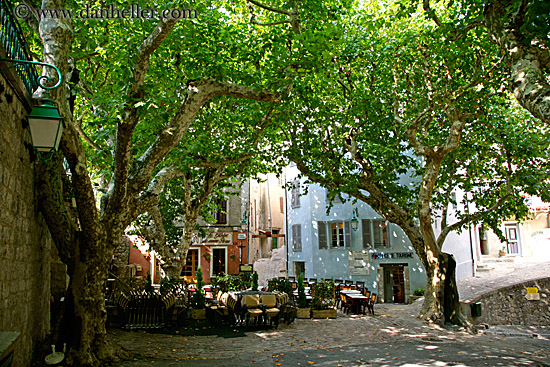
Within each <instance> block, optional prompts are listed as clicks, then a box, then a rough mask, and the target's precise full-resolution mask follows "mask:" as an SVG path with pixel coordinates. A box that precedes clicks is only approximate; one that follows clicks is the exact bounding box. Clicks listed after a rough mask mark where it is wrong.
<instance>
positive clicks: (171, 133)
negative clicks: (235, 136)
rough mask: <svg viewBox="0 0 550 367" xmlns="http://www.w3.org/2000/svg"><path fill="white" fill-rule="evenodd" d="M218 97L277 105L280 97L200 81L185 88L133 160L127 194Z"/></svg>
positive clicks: (145, 179)
mask: <svg viewBox="0 0 550 367" xmlns="http://www.w3.org/2000/svg"><path fill="white" fill-rule="evenodd" d="M218 96H229V97H236V98H243V99H252V100H256V101H262V102H279V101H280V100H281V96H280V95H279V94H277V93H273V92H271V91H268V90H259V91H258V90H256V89H254V88H252V87H246V86H243V85H239V84H233V83H230V82H225V83H219V82H216V81H215V80H213V79H202V80H199V81H197V82H194V83H193V84H190V85H189V88H188V89H187V95H186V98H185V100H184V102H183V104H182V105H181V106H180V108H179V109H178V111H177V113H176V115H175V116H174V117H173V118H172V120H171V121H170V122H169V123H168V126H167V127H166V128H165V129H164V130H163V131H162V132H160V134H159V135H158V137H157V139H156V140H155V142H154V143H153V144H152V145H151V146H150V147H149V149H147V151H146V152H145V153H144V154H143V155H142V156H141V157H140V158H139V159H138V160H137V162H136V169H135V171H134V173H133V174H132V176H131V177H130V181H129V183H128V190H129V191H131V192H133V193H138V192H139V191H140V190H141V187H143V186H144V185H146V184H147V182H148V181H149V179H150V177H151V175H152V174H153V172H154V170H155V168H156V166H157V165H158V164H159V163H160V162H161V161H162V160H163V159H164V157H165V156H166V154H168V152H170V151H171V150H172V148H174V147H175V146H176V145H177V144H178V143H179V142H180V140H181V139H182V137H183V135H184V134H185V132H186V131H187V129H188V128H189V126H190V124H191V123H192V121H193V120H194V118H195V116H196V114H197V113H198V112H199V110H200V109H201V108H202V106H203V105H204V104H205V103H206V102H207V101H208V100H210V99H212V98H215V97H218Z"/></svg>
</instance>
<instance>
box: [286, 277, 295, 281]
mask: <svg viewBox="0 0 550 367" xmlns="http://www.w3.org/2000/svg"><path fill="white" fill-rule="evenodd" d="M288 280H290V281H291V282H295V281H296V277H288Z"/></svg>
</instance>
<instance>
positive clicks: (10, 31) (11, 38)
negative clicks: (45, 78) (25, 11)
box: [0, 0, 38, 95]
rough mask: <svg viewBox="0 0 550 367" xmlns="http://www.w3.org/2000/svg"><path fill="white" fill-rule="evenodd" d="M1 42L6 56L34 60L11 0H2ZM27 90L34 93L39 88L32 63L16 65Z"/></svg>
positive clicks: (0, 1)
mask: <svg viewBox="0 0 550 367" xmlns="http://www.w3.org/2000/svg"><path fill="white" fill-rule="evenodd" d="M0 44H1V45H2V47H3V48H4V49H5V50H6V57H7V58H9V59H15V60H26V61H32V57H31V54H30V52H29V48H28V46H27V42H26V41H25V38H23V32H22V31H21V27H20V26H19V23H18V22H17V19H16V18H15V16H14V13H13V7H12V5H11V3H10V1H9V0H0ZM15 69H16V70H17V73H18V74H19V76H20V77H21V80H22V81H23V84H25V87H26V88H27V91H28V92H29V93H30V94H31V95H32V94H33V92H34V91H35V90H36V89H37V88H38V81H37V80H38V72H37V70H36V66H34V65H31V64H18V65H16V66H15Z"/></svg>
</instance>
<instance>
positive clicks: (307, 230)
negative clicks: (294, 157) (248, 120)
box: [286, 166, 426, 303]
mask: <svg viewBox="0 0 550 367" xmlns="http://www.w3.org/2000/svg"><path fill="white" fill-rule="evenodd" d="M286 173H287V174H286V176H287V183H288V190H287V203H288V213H287V221H288V222H287V223H288V235H289V237H288V274H289V275H290V276H297V275H298V274H303V276H304V278H306V279H310V278H315V279H317V280H320V279H341V280H353V281H364V282H365V285H366V286H367V287H368V288H369V290H371V291H372V292H373V293H377V295H378V299H379V301H381V302H399V303H402V302H406V301H407V299H408V297H409V295H411V294H412V292H413V291H414V290H415V289H417V288H425V287H426V274H425V270H424V267H423V266H422V263H421V262H420V260H419V258H418V256H417V255H416V253H415V251H414V249H413V247H412V245H411V243H410V241H409V239H408V237H407V236H406V235H405V233H404V232H403V230H402V229H401V228H400V227H399V226H397V225H395V224H393V223H389V222H388V221H386V220H385V219H384V218H382V217H381V216H380V215H379V214H378V213H376V212H375V211H374V210H373V209H372V208H371V207H370V206H369V205H367V204H365V203H363V202H361V201H357V202H356V203H353V202H352V200H345V199H346V197H345V196H344V197H336V198H335V200H334V201H333V206H332V207H331V209H330V211H329V212H328V213H327V206H328V198H327V194H328V191H327V189H325V188H323V187H322V186H320V185H318V184H309V185H307V187H306V186H305V184H304V179H302V180H300V179H298V178H297V177H298V174H299V171H298V170H297V168H296V167H295V166H291V167H288V168H287V171H286ZM342 199H344V200H342ZM354 217H355V218H356V220H353V221H352V219H353V218H354ZM353 222H355V223H353Z"/></svg>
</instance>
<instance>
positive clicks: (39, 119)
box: [27, 98, 65, 161]
mask: <svg viewBox="0 0 550 367" xmlns="http://www.w3.org/2000/svg"><path fill="white" fill-rule="evenodd" d="M41 101H42V103H43V104H42V105H39V106H34V107H33V109H32V111H31V113H30V114H29V115H28V116H27V121H28V122H29V129H30V130H31V141H32V146H33V147H34V149H35V150H36V152H37V154H38V157H39V158H40V159H42V160H43V161H49V160H50V159H51V157H52V155H53V154H54V153H55V152H56V151H57V149H58V148H59V142H60V141H61V135H62V134H63V129H64V128H65V124H64V122H63V118H62V117H61V116H59V110H58V108H57V107H55V106H53V101H52V100H51V99H48V98H43V99H42V100H41Z"/></svg>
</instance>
